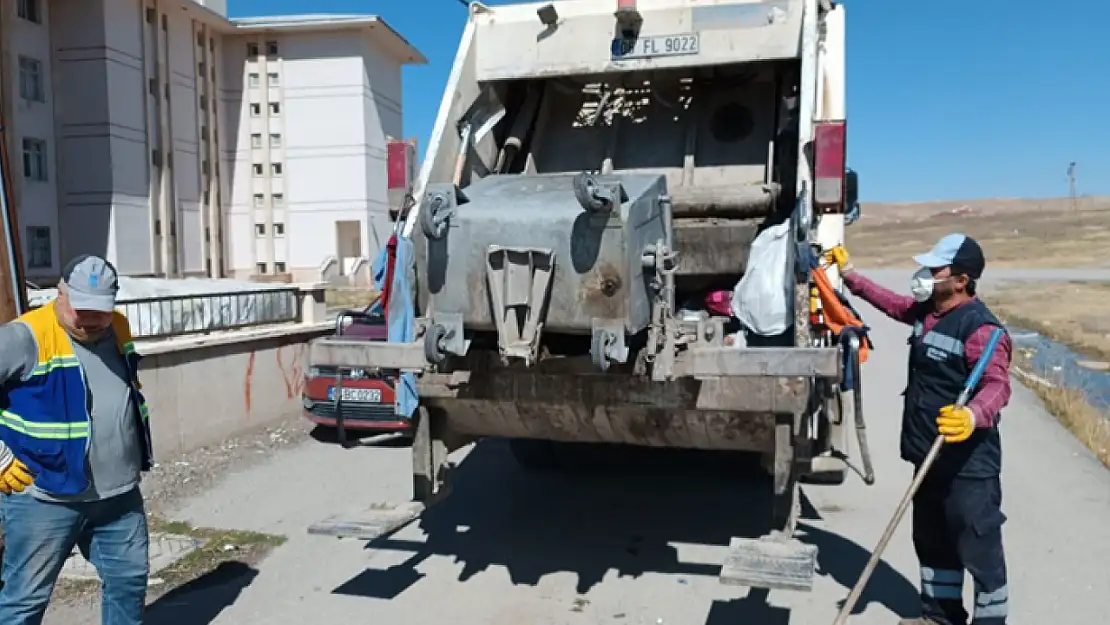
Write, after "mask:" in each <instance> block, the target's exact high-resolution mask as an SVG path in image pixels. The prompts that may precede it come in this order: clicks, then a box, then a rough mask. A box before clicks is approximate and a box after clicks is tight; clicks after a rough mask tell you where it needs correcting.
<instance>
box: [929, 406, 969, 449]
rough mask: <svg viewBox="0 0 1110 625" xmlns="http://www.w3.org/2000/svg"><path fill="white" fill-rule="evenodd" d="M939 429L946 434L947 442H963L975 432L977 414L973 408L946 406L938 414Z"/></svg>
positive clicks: (945, 439)
mask: <svg viewBox="0 0 1110 625" xmlns="http://www.w3.org/2000/svg"><path fill="white" fill-rule="evenodd" d="M937 431H938V432H939V433H940V434H942V435H944V442H946V443H962V442H963V441H966V440H967V439H968V438H970V437H971V435H972V434H973V433H974V432H975V415H973V414H972V413H971V408H967V407H964V408H960V407H959V406H956V405H949V406H945V407H944V408H941V409H940V414H938V415H937Z"/></svg>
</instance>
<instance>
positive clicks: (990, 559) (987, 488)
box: [913, 477, 1010, 625]
mask: <svg viewBox="0 0 1110 625" xmlns="http://www.w3.org/2000/svg"><path fill="white" fill-rule="evenodd" d="M1005 522H1006V515H1005V514H1003V513H1002V485H1001V483H1000V480H999V478H997V477H994V478H985V479H979V478H959V477H957V478H940V479H932V480H931V479H929V478H926V479H925V481H924V482H923V483H922V485H921V488H920V489H919V490H918V491H917V494H916V495H915V496H914V500H913V545H914V549H915V551H916V552H917V558H918V561H919V562H920V564H921V602H922V613H923V616H925V617H926V618H928V619H929V620H930V621H932V622H934V623H938V624H939V625H965V623H967V622H968V616H970V617H971V621H970V622H971V624H972V625H1006V618H1007V616H1008V612H1009V603H1010V597H1009V594H1010V593H1009V586H1007V579H1006V557H1005V553H1004V551H1003V548H1002V525H1003V523H1005ZM965 573H966V574H967V575H968V576H970V577H971V580H972V583H973V584H974V587H975V593H974V596H975V605H974V607H973V609H972V610H971V614H970V615H969V614H968V610H967V609H965V608H964V605H963V585H964V576H965Z"/></svg>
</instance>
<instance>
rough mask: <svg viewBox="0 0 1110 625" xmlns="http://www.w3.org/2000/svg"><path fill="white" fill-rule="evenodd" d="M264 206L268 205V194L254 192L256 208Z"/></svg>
mask: <svg viewBox="0 0 1110 625" xmlns="http://www.w3.org/2000/svg"><path fill="white" fill-rule="evenodd" d="M264 206H266V196H265V195H262V194H261V193H255V194H254V207H255V208H262V207H264Z"/></svg>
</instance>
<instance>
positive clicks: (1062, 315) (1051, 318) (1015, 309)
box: [985, 282, 1110, 360]
mask: <svg viewBox="0 0 1110 625" xmlns="http://www.w3.org/2000/svg"><path fill="white" fill-rule="evenodd" d="M985 300H986V302H987V303H988V304H989V305H990V307H991V309H992V310H994V311H995V313H996V314H998V315H999V316H1000V317H1002V318H1004V319H1006V321H1007V322H1009V323H1012V324H1014V325H1017V326H1021V327H1023V328H1026V329H1029V330H1033V331H1035V332H1039V333H1040V334H1043V335H1045V336H1047V337H1049V338H1051V339H1052V340H1054V341H1057V342H1059V343H1062V344H1064V345H1067V346H1068V347H1070V348H1072V350H1074V351H1075V352H1076V353H1078V354H1082V355H1083V356H1085V357H1087V358H1093V359H1097V360H1110V316H1108V313H1110V284H1105V283H1096V282H1062V283H1026V284H1022V285H1013V286H1007V287H1002V288H999V289H994V290H992V291H991V292H989V293H987V294H986V295H985Z"/></svg>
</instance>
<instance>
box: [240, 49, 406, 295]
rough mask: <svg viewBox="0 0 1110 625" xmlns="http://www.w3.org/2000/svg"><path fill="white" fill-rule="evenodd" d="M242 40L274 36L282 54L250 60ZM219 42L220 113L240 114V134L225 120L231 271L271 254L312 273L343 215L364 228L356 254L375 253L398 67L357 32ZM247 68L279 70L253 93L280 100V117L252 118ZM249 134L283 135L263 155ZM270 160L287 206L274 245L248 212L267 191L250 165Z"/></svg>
mask: <svg viewBox="0 0 1110 625" xmlns="http://www.w3.org/2000/svg"><path fill="white" fill-rule="evenodd" d="M248 41H255V42H256V43H258V44H259V45H264V44H265V43H266V41H276V42H277V43H278V46H279V54H278V55H277V56H276V57H273V58H269V59H266V60H265V63H264V65H263V64H261V63H253V62H247V61H246V49H247V42H248ZM224 48H225V53H224V56H223V66H222V69H223V71H224V79H223V88H222V89H221V93H220V97H221V101H222V102H223V103H224V105H225V109H224V110H225V111H226V112H225V113H224V115H225V119H229V120H230V119H232V118H238V119H239V120H240V123H239V127H238V129H237V130H236V129H235V127H234V126H233V125H232V124H231V123H230V122H229V123H228V124H225V126H224V127H225V128H228V129H230V130H229V131H228V134H227V135H225V138H224V141H225V144H224V145H225V148H226V149H225V153H224V155H223V157H224V163H225V166H226V167H227V168H228V170H227V171H229V172H230V177H229V185H230V186H229V191H230V192H229V197H230V198H231V204H230V205H229V207H228V223H229V233H228V235H229V237H231V241H232V267H233V268H235V269H236V271H237V272H240V273H252V272H253V271H254V269H255V266H256V264H257V263H258V262H267V261H268V260H275V261H281V262H284V263H285V266H286V269H287V271H289V272H290V273H292V274H293V276H294V278H295V279H310V278H313V277H315V278H318V277H319V276H318V271H319V268H320V266H321V264H322V263H323V261H324V260H325V259H326V258H328V257H329V256H335V255H338V249H337V233H336V223H337V222H343V221H357V222H359V223H360V224H361V239H362V245H361V248H362V249H361V250H360V253H361V254H362V255H363V256H366V257H372V256H373V255H374V254H376V253H377V251H378V249H379V248H380V246H384V244H385V242H386V240H387V239H388V238H389V234H390V231H391V223H390V221H389V213H388V203H387V192H386V168H385V154H386V153H385V141H386V136H387V135H390V136H394V137H399V136H401V110H400V100H401V66H400V64H399V63H398V62H396V61H395V60H393V59H392V58H390V57H388V56H387V55H386V53H385V52H384V51H382V50H381V49H380V48H379V47H378V46H377V45H376V44H375V43H373V42H372V41H371V40H369V38H367V37H366V35H365V34H364V33H361V32H357V31H338V32H331V33H305V34H282V35H268V36H246V35H236V36H229V37H227V38H225V45H224ZM244 66H246V68H247V69H246V70H244ZM254 71H257V72H259V73H261V74H262V75H263V76H264V75H265V74H266V73H268V72H278V73H279V74H280V77H281V84H280V86H279V87H276V88H270V89H265V90H263V91H265V93H259V94H256V95H255V96H254V97H256V98H260V102H262V104H263V108H264V109H265V108H266V104H268V103H269V102H278V103H280V106H281V114H280V115H279V116H274V117H270V118H269V119H253V118H251V116H250V111H249V105H250V96H249V94H250V89H247V88H245V85H246V84H247V74H248V73H250V72H254ZM245 94H247V97H245ZM264 112H265V111H264ZM252 132H259V133H270V132H278V133H280V134H281V135H282V138H283V145H282V148H281V149H280V150H273V149H269V150H266V152H267V155H266V156H265V157H264V156H262V155H260V154H259V153H258V151H257V150H252V149H251V147H250V135H251V133H252ZM267 157H268V158H269V159H272V160H273V161H279V160H280V162H281V163H282V166H283V169H284V173H283V175H282V176H281V177H280V178H270V179H268V181H267V182H266V183H265V184H268V185H269V187H268V188H269V192H270V193H283V194H284V198H285V207H284V209H278V208H275V209H274V212H273V216H272V219H274V220H277V221H281V222H282V223H284V224H285V234H284V236H283V237H281V238H275V240H274V241H273V246H272V248H270V247H269V245H270V242H269V240H268V237H262V238H259V237H257V236H256V235H255V224H256V223H262V222H263V221H264V220H265V217H264V214H265V213H264V211H262V210H257V209H255V207H254V204H253V196H254V194H255V193H257V192H263V191H261V190H260V189H264V188H266V187H265V185H261V186H260V183H259V182H258V181H257V179H255V178H254V176H253V174H252V171H251V164H252V162H255V161H258V160H259V159H263V158H267ZM270 249H272V250H273V258H272V259H271V258H270V256H269V254H270V252H269V250H270Z"/></svg>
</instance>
